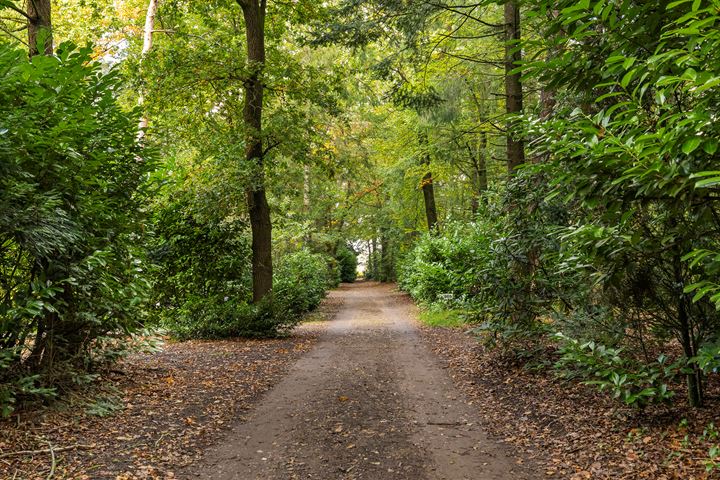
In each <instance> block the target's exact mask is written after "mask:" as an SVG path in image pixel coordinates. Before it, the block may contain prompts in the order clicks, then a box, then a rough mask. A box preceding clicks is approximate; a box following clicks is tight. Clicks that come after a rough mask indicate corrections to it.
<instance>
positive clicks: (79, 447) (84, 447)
mask: <svg viewBox="0 0 720 480" xmlns="http://www.w3.org/2000/svg"><path fill="white" fill-rule="evenodd" d="M91 448H95V445H81V444H78V445H70V446H67V447H60V448H42V449H40V450H19V451H17V452H8V453H3V454H0V458H7V457H15V456H18V455H38V454H40V453H53V452H67V451H68V450H89V449H91Z"/></svg>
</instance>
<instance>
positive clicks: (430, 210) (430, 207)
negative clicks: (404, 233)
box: [418, 132, 438, 233]
mask: <svg viewBox="0 0 720 480" xmlns="http://www.w3.org/2000/svg"><path fill="white" fill-rule="evenodd" d="M418 139H419V140H420V148H421V149H422V165H423V166H425V167H427V168H428V170H427V172H426V173H425V175H423V178H422V192H423V198H424V200H425V218H426V219H427V227H428V231H430V232H431V233H433V232H436V231H437V228H438V225H437V223H438V219H437V205H436V204H435V187H434V186H433V176H432V172H431V171H430V149H429V147H430V142H429V141H428V137H427V134H426V133H425V132H420V133H419V134H418Z"/></svg>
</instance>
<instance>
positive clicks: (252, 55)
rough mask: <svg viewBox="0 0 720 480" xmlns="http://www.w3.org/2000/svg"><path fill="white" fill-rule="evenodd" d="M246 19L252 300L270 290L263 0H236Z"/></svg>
mask: <svg viewBox="0 0 720 480" xmlns="http://www.w3.org/2000/svg"><path fill="white" fill-rule="evenodd" d="M238 3H239V4H240V7H241V8H242V11H243V17H244V19H245V32H246V37H247V38H246V39H247V55H248V66H249V70H250V74H249V76H248V78H247V79H246V80H245V107H244V109H243V121H244V123H245V128H246V129H247V134H246V138H245V143H246V147H245V158H246V160H247V161H248V162H252V163H254V164H255V166H256V176H257V179H256V180H257V181H256V183H255V185H254V186H253V187H251V188H249V189H248V190H247V192H246V194H247V203H248V211H249V213H250V228H251V230H252V278H253V302H258V301H260V300H261V299H262V298H263V297H265V295H267V294H268V293H269V292H270V291H271V290H272V276H273V267H272V224H271V223H270V206H269V205H268V202H267V197H266V195H265V172H264V165H263V146H262V108H263V80H262V75H263V70H264V68H265V11H266V0H238Z"/></svg>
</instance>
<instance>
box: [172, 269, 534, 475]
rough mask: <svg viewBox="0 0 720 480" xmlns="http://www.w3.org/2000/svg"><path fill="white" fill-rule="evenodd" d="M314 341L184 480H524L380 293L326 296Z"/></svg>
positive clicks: (360, 290)
mask: <svg viewBox="0 0 720 480" xmlns="http://www.w3.org/2000/svg"><path fill="white" fill-rule="evenodd" d="M332 295H334V296H339V297H342V299H343V307H342V309H341V310H340V312H339V313H338V314H337V316H336V317H335V319H334V320H333V321H332V323H331V324H330V326H329V327H328V330H327V332H326V333H325V335H324V337H323V338H322V339H321V340H320V342H319V344H318V345H317V346H316V347H315V348H314V349H313V350H312V351H311V352H310V353H308V354H307V355H306V356H304V357H303V358H302V359H301V360H299V361H298V363H297V364H296V365H295V367H294V368H293V369H292V370H291V371H290V373H289V374H288V375H287V377H285V378H284V379H283V380H282V381H281V382H280V383H279V384H278V385H277V386H276V387H275V388H274V389H273V390H271V391H270V392H269V393H268V394H267V396H266V397H265V398H264V400H263V401H262V403H261V405H260V406H259V407H258V408H257V409H256V410H255V412H254V413H253V414H252V415H251V416H250V418H249V419H248V421H247V422H245V423H242V424H240V425H238V426H237V427H235V428H234V429H233V430H231V431H230V433H229V434H228V435H227V437H226V438H225V439H224V440H222V441H221V442H220V443H219V444H218V446H217V447H216V448H214V449H213V450H212V451H211V452H209V453H208V454H207V455H206V457H205V458H204V459H203V461H202V462H201V463H200V464H198V465H196V466H195V467H194V468H193V470H192V471H189V472H185V473H184V474H183V475H181V477H183V478H203V479H217V480H221V479H222V480H229V479H246V480H249V479H251V478H252V479H264V480H270V479H283V480H285V479H296V478H297V479H320V480H330V479H383V480H386V479H387V480H389V479H413V480H420V479H428V480H430V479H448V480H461V479H478V480H479V479H488V480H489V479H513V480H514V479H524V478H531V477H530V476H529V475H528V474H527V473H525V472H522V471H519V470H518V467H517V465H516V463H515V461H514V460H512V459H511V458H510V457H509V456H507V453H506V450H505V447H503V446H502V445H500V444H498V443H496V442H494V441H492V440H489V439H488V438H487V437H486V435H485V433H484V432H483V429H482V427H481V425H480V424H479V418H478V417H477V416H476V415H475V414H474V409H475V408H477V407H476V406H469V405H468V404H467V403H466V400H465V398H464V397H463V395H462V394H461V393H460V392H459V391H458V390H456V388H455V387H454V386H453V384H452V381H451V379H450V377H449V375H448V374H447V373H446V371H445V370H443V369H442V368H441V366H440V364H439V363H438V361H437V359H436V358H435V356H434V354H432V353H431V352H430V351H429V350H428V349H427V348H426V347H425V346H424V345H423V344H422V343H421V339H420V337H419V335H418V332H417V329H416V327H415V326H414V323H413V319H412V311H411V310H412V306H411V305H410V304H409V303H408V302H407V301H404V299H403V297H402V296H400V295H398V294H395V293H393V291H392V289H391V288H390V287H389V286H381V285H378V284H375V283H358V284H355V285H352V286H346V287H343V288H341V289H339V290H337V291H335V292H333V293H332Z"/></svg>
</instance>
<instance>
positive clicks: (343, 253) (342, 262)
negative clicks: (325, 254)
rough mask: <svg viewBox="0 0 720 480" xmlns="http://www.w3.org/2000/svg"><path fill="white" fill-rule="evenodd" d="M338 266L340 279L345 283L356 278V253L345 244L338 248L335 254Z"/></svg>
mask: <svg viewBox="0 0 720 480" xmlns="http://www.w3.org/2000/svg"><path fill="white" fill-rule="evenodd" d="M335 258H336V259H337V262H338V265H339V266H340V279H341V281H343V282H346V283H352V282H354V281H355V279H356V278H357V265H358V261H357V254H356V253H355V252H354V251H353V250H351V249H350V248H348V247H346V246H345V245H342V246H340V248H338V250H337V253H336V254H335Z"/></svg>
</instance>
